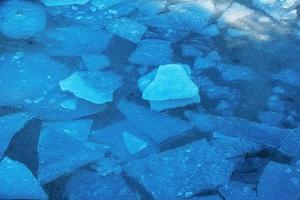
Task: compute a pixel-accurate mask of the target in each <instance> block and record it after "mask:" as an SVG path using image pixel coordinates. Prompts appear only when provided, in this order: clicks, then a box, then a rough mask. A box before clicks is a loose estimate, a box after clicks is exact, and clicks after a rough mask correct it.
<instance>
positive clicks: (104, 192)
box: [64, 169, 139, 200]
mask: <svg viewBox="0 0 300 200" xmlns="http://www.w3.org/2000/svg"><path fill="white" fill-rule="evenodd" d="M64 193H65V195H66V197H67V199H68V200H83V199H84V200H96V199H98V200H101V199H103V200H138V199H139V198H137V196H136V195H135V194H134V193H133V192H132V191H131V190H130V188H129V187H128V186H127V184H126V182H125V181H124V179H123V178H122V176H102V175H101V174H100V173H97V172H94V171H89V170H86V169H82V170H78V171H77V172H76V173H74V174H73V175H72V176H71V178H70V179H69V180H68V182H67V183H66V185H65V191H64Z"/></svg>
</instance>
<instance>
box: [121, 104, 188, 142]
mask: <svg viewBox="0 0 300 200" xmlns="http://www.w3.org/2000/svg"><path fill="white" fill-rule="evenodd" d="M117 107H118V109H119V110H120V112H121V113H122V114H123V115H124V116H126V118H127V119H128V120H129V121H130V122H131V123H132V124H133V125H135V126H136V127H137V128H138V129H139V130H141V131H143V132H144V133H146V134H147V135H148V136H149V137H151V138H152V139H153V140H154V141H155V142H157V143H161V142H163V141H166V140H168V139H170V138H173V137H176V136H178V135H181V134H183V132H185V131H187V130H190V129H192V128H193V126H192V125H191V124H189V123H188V122H186V121H184V120H181V119H178V118H176V117H172V116H169V115H166V114H161V113H157V112H155V111H153V110H150V109H147V108H145V107H143V106H139V105H137V104H134V103H131V102H129V101H127V100H121V101H120V102H119V103H118V105H117ZM158 122H159V123H158Z"/></svg>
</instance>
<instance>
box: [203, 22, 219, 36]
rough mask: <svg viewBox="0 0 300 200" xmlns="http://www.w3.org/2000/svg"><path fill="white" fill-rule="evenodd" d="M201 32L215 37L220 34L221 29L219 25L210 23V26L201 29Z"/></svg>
mask: <svg viewBox="0 0 300 200" xmlns="http://www.w3.org/2000/svg"><path fill="white" fill-rule="evenodd" d="M200 33H201V35H205V36H209V37H215V36H217V35H219V34H220V29H219V27H218V25H216V24H213V25H210V26H209V27H207V28H205V29H203V30H201V32H200Z"/></svg>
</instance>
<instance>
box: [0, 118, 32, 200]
mask: <svg viewBox="0 0 300 200" xmlns="http://www.w3.org/2000/svg"><path fill="white" fill-rule="evenodd" d="M31 118H32V117H31V116H30V115H28V113H14V114H10V115H6V116H1V117H0V158H1V156H2V154H3V153H4V152H5V150H6V149H7V147H8V146H9V143H10V141H11V139H12V138H13V137H14V135H15V134H16V133H17V132H18V131H19V130H20V129H22V128H23V127H24V125H25V123H26V122H27V121H28V120H30V119H31ZM0 198H1V197H0Z"/></svg>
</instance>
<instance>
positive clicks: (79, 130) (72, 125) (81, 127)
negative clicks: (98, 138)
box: [44, 119, 93, 141]
mask: <svg viewBox="0 0 300 200" xmlns="http://www.w3.org/2000/svg"><path fill="white" fill-rule="evenodd" d="M92 125H93V120H88V119H81V120H72V121H58V122H47V123H44V126H45V127H47V128H49V129H52V130H53V131H55V132H60V133H64V134H66V135H69V136H71V137H74V138H76V139H78V140H81V141H87V139H88V138H89V135H90V133H91V129H92Z"/></svg>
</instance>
